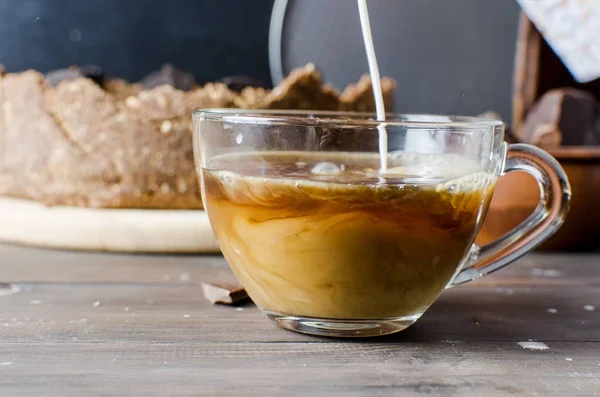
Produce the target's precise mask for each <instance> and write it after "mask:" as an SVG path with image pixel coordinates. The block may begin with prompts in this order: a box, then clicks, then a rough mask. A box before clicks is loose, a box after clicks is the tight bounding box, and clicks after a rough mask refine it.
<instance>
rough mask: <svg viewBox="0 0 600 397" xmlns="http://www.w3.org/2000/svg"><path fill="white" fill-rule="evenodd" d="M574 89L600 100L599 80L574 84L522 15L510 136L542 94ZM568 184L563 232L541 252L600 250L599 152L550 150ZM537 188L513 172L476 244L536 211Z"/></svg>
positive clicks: (517, 133)
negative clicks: (567, 208) (570, 197)
mask: <svg viewBox="0 0 600 397" xmlns="http://www.w3.org/2000/svg"><path fill="white" fill-rule="evenodd" d="M561 87H575V88H579V89H583V90H586V91H588V92H591V93H593V94H594V95H595V96H596V97H600V80H595V81H592V82H590V83H585V84H580V83H577V82H576V81H575V80H574V79H573V77H572V76H571V73H570V72H569V71H568V70H567V69H566V67H565V66H564V64H563V63H562V61H561V60H560V58H558V56H557V55H556V54H555V53H554V51H553V50H552V49H551V48H550V46H549V45H548V43H546V41H545V40H544V39H543V37H542V35H541V34H540V33H539V32H538V30H537V29H536V28H535V26H534V25H533V24H532V23H531V22H530V20H529V19H528V18H527V17H526V16H525V15H524V14H521V19H520V22H519V33H518V42H517V49H516V57H515V71H514V87H513V89H514V100H513V120H512V130H513V135H515V136H516V137H517V138H518V137H519V136H521V135H520V130H521V127H522V125H523V122H524V120H525V118H526V116H527V114H528V112H529V111H530V110H531V109H532V108H533V107H534V106H535V104H536V102H537V101H538V99H539V98H540V97H541V96H542V95H544V93H546V92H548V91H549V90H552V89H554V88H561ZM550 154H552V155H553V156H554V157H555V158H556V159H557V160H558V161H559V162H560V163H561V165H562V166H563V168H564V169H565V172H566V173H567V176H568V177H569V180H570V182H571V189H572V200H571V209H570V211H569V215H568V216H567V219H566V221H565V224H564V225H563V226H562V228H561V229H560V230H559V231H558V232H557V233H556V234H555V235H554V236H553V237H551V238H550V239H549V240H548V241H547V242H546V243H545V244H543V245H542V246H541V247H540V249H544V250H569V251H574V250H576V251H586V250H597V249H598V248H600V242H598V238H597V236H598V230H600V147H599V146H587V147H584V146H562V147H560V148H558V149H555V150H550ZM538 201H539V190H538V187H537V183H536V182H535V181H534V179H533V178H532V177H530V176H529V175H527V174H524V173H521V172H511V173H510V174H508V175H506V176H503V177H501V178H500V179H499V180H498V183H497V184H496V191H495V193H494V198H493V199H492V202H491V205H490V209H489V211H488V213H487V216H486V219H485V222H484V224H483V227H482V229H481V232H480V234H479V236H478V238H477V243H478V244H486V243H489V242H491V241H493V240H495V239H497V238H498V237H500V236H501V235H503V234H504V233H506V232H508V231H509V230H511V229H512V228H514V227H516V226H517V225H518V224H519V223H520V222H522V221H523V220H525V218H526V217H527V216H528V215H529V214H530V213H531V212H532V211H533V210H534V209H535V207H536V206H537V204H538Z"/></svg>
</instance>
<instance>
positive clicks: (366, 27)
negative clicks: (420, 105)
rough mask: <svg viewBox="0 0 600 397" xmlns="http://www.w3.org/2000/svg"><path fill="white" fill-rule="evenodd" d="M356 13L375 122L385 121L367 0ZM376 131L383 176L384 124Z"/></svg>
mask: <svg viewBox="0 0 600 397" xmlns="http://www.w3.org/2000/svg"><path fill="white" fill-rule="evenodd" d="M358 13H359V15H360V26H361V28H362V34H363V41H364V42H365V50H366V51H367V60H368V62H369V72H370V73H371V80H372V82H373V95H374V96H375V109H376V111H377V120H378V121H385V106H384V104H383V93H382V92H381V78H380V76H379V65H377V57H376V56H375V47H374V46H373V35H372V34H371V23H370V22H369V10H368V8H367V0H358ZM377 130H379V162H380V163H379V172H380V173H381V174H384V173H385V172H386V171H387V152H388V138H387V131H386V129H385V123H381V124H379V125H378V126H377Z"/></svg>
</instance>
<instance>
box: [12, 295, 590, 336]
mask: <svg viewBox="0 0 600 397" xmlns="http://www.w3.org/2000/svg"><path fill="white" fill-rule="evenodd" d="M95 302H99V303H98V304H97V306H98V307H94V304H95ZM0 305H1V307H2V311H1V312H0V342H7V341H19V342H22V343H29V342H34V341H46V342H48V343H71V342H72V341H81V342H97V343H101V342H107V341H120V342H123V343H125V342H127V343H129V342H144V341H145V342H149V343H167V342H170V341H173V340H175V341H179V342H185V341H187V342H190V343H191V342H194V341H198V340H205V341H211V342H236V341H247V342H277V343H280V342H306V341H315V340H319V339H315V338H312V337H308V336H303V335H300V334H297V333H294V332H290V331H284V330H280V329H279V328H277V327H275V326H274V325H273V323H271V322H270V321H269V320H267V319H266V317H265V316H263V315H262V313H260V311H259V310H258V309H257V308H256V307H254V306H253V305H246V306H243V307H242V309H243V310H241V311H239V310H237V309H236V308H234V307H228V306H219V305H211V304H210V303H208V302H206V301H205V300H204V299H203V297H202V294H201V289H200V287H199V286H196V285H171V286H168V285H165V286H161V285H128V284H103V285H100V284H99V285H92V284H89V285H66V284H65V285H56V284H50V285H28V286H25V287H24V288H23V290H22V292H20V293H17V294H13V295H6V296H2V297H0ZM586 305H592V306H594V307H595V308H598V310H597V311H587V310H585V309H584V306H586ZM548 309H554V310H555V311H556V313H550V312H548ZM554 310H553V311H554ZM599 329H600V288H598V287H588V288H572V287H569V286H551V287H541V286H537V287H536V286H534V287H510V288H505V287H503V288H498V289H496V288H487V287H485V288H455V289H452V290H449V291H446V292H445V293H444V294H443V295H442V297H441V298H440V299H439V300H438V302H437V303H436V304H434V305H433V306H432V307H431V309H430V310H429V311H428V312H427V313H426V314H425V316H424V317H423V318H422V319H421V320H419V321H418V322H417V324H416V325H415V326H413V327H412V328H410V329H408V330H406V331H405V332H403V333H400V334H397V335H395V336H390V337H388V338H386V340H390V341H403V342H406V341H417V342H439V341H444V340H459V341H463V342H476V341H488V342H489V341H509V342H515V343H516V342H518V341H527V340H528V339H536V340H540V341H544V342H551V341H564V342H576V341H580V342H589V341H594V342H600V332H598V330H599Z"/></svg>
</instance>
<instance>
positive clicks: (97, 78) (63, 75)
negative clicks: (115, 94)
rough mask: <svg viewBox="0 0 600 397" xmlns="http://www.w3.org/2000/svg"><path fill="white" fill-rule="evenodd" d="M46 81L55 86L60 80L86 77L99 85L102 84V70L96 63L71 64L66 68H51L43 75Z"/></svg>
mask: <svg viewBox="0 0 600 397" xmlns="http://www.w3.org/2000/svg"><path fill="white" fill-rule="evenodd" d="M44 77H45V78H46V81H48V82H49V83H50V84H51V85H53V86H54V87H56V86H57V85H58V84H59V83H60V82H61V81H65V80H66V81H68V80H75V79H78V78H82V77H83V78H88V79H91V80H92V81H93V82H94V83H96V84H98V85H99V86H100V87H102V85H103V84H104V72H103V71H102V68H101V67H100V66H98V65H84V66H81V67H79V66H71V67H68V68H66V69H57V70H52V71H50V72H48V73H46V75H45V76H44Z"/></svg>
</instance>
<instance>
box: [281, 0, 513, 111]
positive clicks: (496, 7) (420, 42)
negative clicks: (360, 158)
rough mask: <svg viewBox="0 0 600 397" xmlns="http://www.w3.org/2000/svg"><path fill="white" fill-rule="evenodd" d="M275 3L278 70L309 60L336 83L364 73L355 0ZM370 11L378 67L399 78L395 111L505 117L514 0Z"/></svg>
mask: <svg viewBox="0 0 600 397" xmlns="http://www.w3.org/2000/svg"><path fill="white" fill-rule="evenodd" d="M276 5H277V6H278V7H277V8H281V6H283V7H284V8H285V9H284V10H283V12H281V13H280V16H279V17H280V18H281V19H282V20H283V24H282V25H283V27H282V29H281V32H279V35H278V36H279V38H280V44H281V57H280V59H279V62H274V63H275V64H277V63H278V64H279V65H282V66H280V68H281V72H282V73H283V74H287V73H289V71H290V70H291V69H292V68H294V67H296V66H299V65H303V64H305V63H306V62H311V61H312V62H314V63H315V64H316V65H317V66H318V67H319V68H320V69H321V71H322V72H323V74H324V75H325V78H326V80H327V81H329V82H331V83H333V84H334V85H336V86H337V87H338V88H342V87H344V86H345V85H346V84H348V83H350V82H354V81H356V80H357V79H358V78H359V77H360V75H361V74H363V73H365V72H367V71H368V65H367V60H366V56H365V50H364V47H363V41H362V35H361V29H360V22H359V19H358V9H357V6H356V0H326V1H324V0H277V4H276ZM277 8H276V13H275V14H277ZM369 13H370V17H371V27H372V30H373V36H374V40H375V48H376V51H377V58H378V61H379V66H380V69H381V73H382V74H383V75H387V76H391V77H393V78H394V79H396V80H397V81H398V89H397V92H396V109H395V110H396V111H397V112H415V113H442V114H464V115H476V114H479V113H481V112H484V111H487V110H494V111H497V112H499V113H500V114H501V115H502V116H503V117H504V118H505V120H507V121H510V116H511V102H512V73H513V64H514V53H515V46H516V40H517V21H518V17H519V6H518V5H517V3H516V1H515V0H371V1H369ZM271 39H272V40H275V38H274V37H271ZM273 71H274V72H275V73H274V77H276V79H277V77H278V76H277V68H273Z"/></svg>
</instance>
